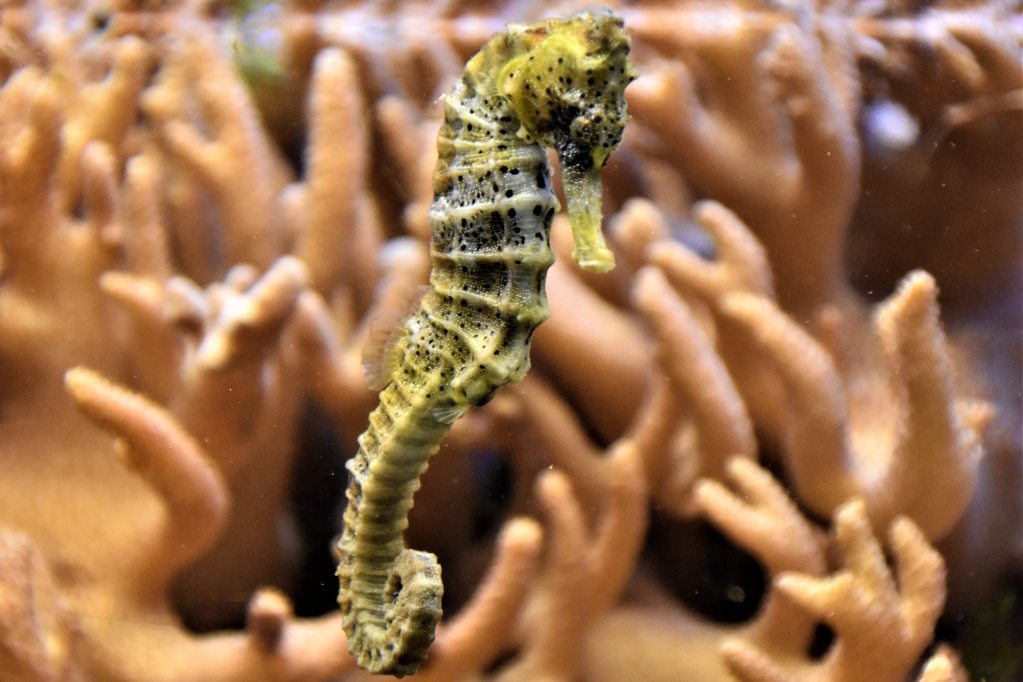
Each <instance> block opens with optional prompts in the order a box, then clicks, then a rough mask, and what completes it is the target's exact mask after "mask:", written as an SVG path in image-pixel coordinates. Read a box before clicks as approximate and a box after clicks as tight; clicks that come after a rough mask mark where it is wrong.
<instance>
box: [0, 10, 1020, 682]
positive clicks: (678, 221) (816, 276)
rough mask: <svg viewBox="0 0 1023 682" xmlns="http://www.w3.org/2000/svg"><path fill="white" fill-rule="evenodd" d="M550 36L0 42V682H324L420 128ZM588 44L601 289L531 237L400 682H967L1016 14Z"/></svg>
mask: <svg viewBox="0 0 1023 682" xmlns="http://www.w3.org/2000/svg"><path fill="white" fill-rule="evenodd" d="M580 4H582V3H578V2H575V1H574V0H573V1H565V2H560V3H555V4H554V6H550V3H535V2H530V1H527V0H508V1H506V2H503V3H477V2H466V1H450V2H435V1H432V0H430V1H428V0H416V1H413V2H401V3H397V2H377V3H368V2H366V3H363V2H356V1H354V0H350V1H347V2H329V3H328V2H312V1H304V2H297V3H289V4H285V5H276V4H272V3H266V4H260V3H256V4H251V5H246V7H245V8H244V9H241V10H240V11H237V12H236V11H233V9H232V7H229V5H228V3H218V2H213V1H207V0H201V1H200V0H175V1H174V2H166V3H131V2H121V1H118V2H107V1H105V0H95V1H94V2H93V1H91V2H87V3H78V4H76V3H66V2H62V1H61V0H19V1H16V2H13V3H8V4H7V5H5V7H4V9H3V10H2V11H0V379H2V381H0V391H2V393H0V469H2V471H3V476H2V477H0V670H2V671H3V675H4V679H8V678H10V679H12V680H17V681H19V682H20V681H21V680H33V681H34V680H83V681H86V680H125V681H126V682H127V681H132V682H134V681H135V680H143V679H145V680H188V679H196V680H200V679H201V680H252V679H263V680H326V679H338V678H340V679H346V680H347V679H351V680H358V679H366V677H367V676H366V675H365V674H364V673H362V672H361V671H358V670H356V669H355V668H354V664H353V662H352V661H351V659H350V658H349V657H348V655H347V653H346V642H345V639H344V635H343V633H342V630H341V626H340V619H339V616H338V614H337V612H336V610H335V609H334V606H333V603H334V595H335V594H336V582H335V581H334V579H333V563H334V561H335V559H332V558H331V556H330V553H329V547H330V546H331V544H332V543H331V538H332V536H333V535H334V534H336V533H337V532H338V530H339V526H338V524H339V522H340V514H341V511H342V509H341V506H342V504H343V502H342V497H341V490H342V489H343V486H344V477H343V468H342V464H343V461H344V459H345V458H347V457H348V456H350V455H351V454H352V453H353V452H354V448H355V438H356V436H357V435H358V434H359V433H360V432H361V431H362V430H363V429H364V428H365V426H366V419H367V415H368V414H369V411H370V409H371V408H372V406H373V400H374V394H372V393H371V392H370V391H369V389H368V387H367V385H366V382H365V380H364V378H363V368H362V354H363V351H364V349H365V348H366V346H367V345H371V342H372V339H373V338H374V337H375V336H376V335H378V334H379V333H380V332H379V330H380V329H381V328H386V327H387V326H388V325H389V324H393V323H394V321H395V320H396V319H400V317H401V316H402V314H403V313H404V312H405V311H406V309H407V302H408V301H409V300H410V299H414V298H415V297H416V295H417V292H418V291H419V288H420V287H421V286H422V284H423V283H424V282H425V280H426V277H427V274H428V271H429V258H428V252H427V246H426V242H425V239H426V237H427V230H426V225H427V221H426V210H427V207H428V206H429V202H430V197H431V192H432V189H431V170H432V167H433V165H434V163H435V157H434V156H433V151H432V150H433V149H434V139H435V135H436V131H437V128H438V124H439V120H438V116H439V113H440V112H439V109H438V108H437V107H436V105H435V99H436V97H437V96H438V95H439V94H440V93H441V92H444V91H447V90H448V89H449V88H450V87H451V85H452V83H453V79H454V78H456V76H457V74H458V73H459V72H460V71H461V70H462V67H463V65H464V63H465V60H466V59H467V58H468V57H469V56H470V55H471V54H472V53H474V52H475V51H476V50H477V49H478V48H479V46H480V45H481V44H482V43H483V42H484V41H485V40H486V39H487V38H488V37H489V36H490V35H492V34H494V33H496V32H499V31H502V30H504V25H505V23H506V22H508V21H521V22H526V21H532V20H535V19H537V18H539V17H540V16H541V15H544V16H546V15H550V14H554V13H557V14H565V15H567V14H571V13H572V12H574V11H576V10H577V9H579V7H578V5H580ZM611 4H612V5H615V6H616V7H615V11H616V12H617V13H619V14H621V15H622V16H623V17H624V18H625V22H626V26H627V27H628V29H629V30H630V31H631V34H632V42H633V46H634V56H635V62H636V65H637V69H638V70H639V72H640V74H641V76H640V78H639V79H638V80H637V81H636V82H635V83H633V84H632V85H631V86H630V88H629V90H628V94H627V97H628V99H629V100H630V101H629V106H630V110H631V111H632V112H633V115H634V119H633V121H632V122H631V123H630V124H629V126H628V127H627V128H626V133H625V136H624V139H623V141H622V145H621V148H620V149H619V150H618V151H617V152H616V155H615V156H614V157H613V158H612V160H611V161H610V163H609V164H608V166H607V168H605V170H604V172H603V175H604V184H605V187H606V191H605V196H604V208H605V213H606V214H607V215H608V219H607V220H606V221H605V229H606V236H607V241H608V245H609V246H610V247H611V248H612V250H613V251H614V254H615V258H616V261H617V267H616V269H615V270H614V271H612V272H610V273H607V274H606V275H601V276H600V277H599V278H596V277H594V276H593V275H591V274H590V273H586V272H583V271H581V270H579V269H578V268H576V267H574V266H572V265H571V264H570V250H571V239H570V236H569V234H568V224H567V221H564V220H563V219H561V218H558V219H557V220H556V221H555V224H554V227H553V233H552V239H551V243H552V248H553V249H554V251H555V253H556V255H557V257H558V263H556V264H555V266H554V267H553V268H552V269H551V270H550V272H549V277H548V282H547V284H548V291H549V303H550V308H551V319H550V320H549V322H547V323H546V324H545V325H544V327H543V328H541V330H540V331H538V333H537V335H536V339H535V343H534V352H533V356H532V357H533V363H534V369H533V370H532V371H531V373H530V376H529V378H528V379H527V380H525V381H524V382H523V383H521V384H519V385H518V386H516V387H515V388H514V389H512V390H511V392H510V393H508V394H505V395H501V396H498V398H496V399H495V400H494V401H493V402H492V403H491V404H489V405H488V406H486V407H485V408H484V409H481V410H479V411H474V412H472V413H470V414H469V415H467V416H466V418H464V419H463V420H460V421H459V422H458V423H457V424H456V425H455V427H454V428H453V429H452V432H451V434H450V437H449V438H448V439H447V440H446V441H445V443H444V445H443V446H442V448H441V450H440V452H439V453H438V454H437V456H436V457H435V458H434V461H433V462H432V463H431V469H430V470H429V471H428V472H427V474H426V475H425V477H424V480H423V487H422V489H421V490H420V491H419V493H418V494H417V496H416V506H415V508H414V509H413V510H412V512H411V516H410V525H409V528H408V531H407V534H408V544H409V545H411V546H416V547H423V548H426V549H429V550H430V551H432V552H435V553H436V554H437V555H438V557H439V559H440V561H441V563H442V564H443V565H444V572H445V573H444V577H445V585H446V590H445V614H446V616H445V619H444V620H443V621H442V622H441V624H440V626H439V628H438V634H437V639H436V641H435V642H434V645H433V646H432V648H431V653H430V655H429V657H428V660H427V662H426V664H425V665H424V667H423V668H422V670H421V671H420V672H419V673H418V675H417V678H419V679H425V680H483V679H492V680H527V679H528V680H537V679H543V680H575V679H585V680H596V681H600V680H608V681H611V680H621V679H647V680H653V681H655V682H656V681H657V680H677V679H689V680H708V681H717V680H725V679H736V678H738V679H748V680H811V679H812V680H843V679H865V678H870V679H886V680H903V679H914V678H915V679H918V680H921V681H927V682H936V681H938V680H949V681H951V680H964V679H967V673H966V672H965V670H964V669H963V663H962V662H960V655H959V654H958V653H957V652H956V649H957V648H960V645H961V650H962V652H963V654H962V661H965V662H966V663H967V664H970V663H971V661H972V660H974V658H975V657H974V656H973V654H974V650H973V649H971V646H972V645H971V638H970V634H971V630H970V628H971V627H977V628H982V627H983V626H984V622H985V618H984V614H985V613H986V612H988V611H990V610H991V608H989V607H988V606H987V605H988V604H991V603H996V601H997V602H998V603H1002V602H1003V601H1004V603H1008V604H1010V606H1009V607H1008V609H1009V611H1008V613H1009V617H1010V618H1011V616H1012V615H1013V613H1014V612H1012V611H1011V609H1012V607H1011V603H1012V602H1011V595H1009V597H1005V596H1004V593H1005V589H1006V588H1009V589H1011V588H1012V585H1013V584H1014V583H1013V579H1015V578H1018V577H1019V575H1020V572H1021V570H1023V567H1021V564H1020V561H1021V557H1023V540H1020V538H1021V537H1023V534H1021V532H1020V528H1021V524H1023V521H1021V510H1020V508H1019V499H1020V494H1021V493H1020V488H1019V485H1020V483H1019V482H1020V480H1023V479H1021V478H1020V467H1021V466H1023V465H1021V457H1020V452H1021V450H1023V444H1021V443H1020V440H1019V434H1020V433H1021V430H1020V428H1019V415H1020V414H1023V410H1021V409H1020V406H1019V400H1020V398H1019V396H1020V395H1021V392H1020V387H1019V377H1020V376H1021V374H1020V371H1019V364H1018V363H1019V352H1018V351H1019V348H1018V330H1019V328H1020V324H1021V320H1020V317H1019V310H1018V304H1017V303H1018V301H1019V299H1020V296H1021V292H1020V282H1021V281H1023V278H1021V277H1020V267H1021V266H1020V263H1021V262H1023V261H1021V260H1020V259H1019V257H1018V254H1019V253H1020V240H1021V234H1023V233H1021V231H1020V228H1019V226H1020V210H1019V206H1020V204H1019V196H1020V192H1021V190H1023V184H1021V178H1023V157H1021V156H1020V149H1023V146H1021V145H1019V140H1020V137H1021V134H1023V133H1021V129H1020V121H1021V120H1023V119H1021V118H1020V116H1019V111H1020V106H1021V105H1020V100H1019V93H1020V91H1021V90H1023V68H1021V67H1020V62H1019V59H1018V56H1019V53H1020V49H1021V45H1023V37H1021V36H1023V24H1020V22H1019V14H1020V12H1019V9H1020V8H1019V3H1018V2H1009V1H1001V0H992V1H990V2H970V3H945V2H933V3H931V2H928V3H897V2H871V3H855V4H848V3H831V2H823V0H822V1H821V2H809V1H808V0H806V1H803V0H800V1H796V2H786V3H759V2H746V1H745V0H739V1H737V2H729V3H709V2H700V1H697V0H689V1H687V2H663V1H662V2H650V3H624V2H613V3H611ZM232 6H233V5H232ZM559 191H560V188H559ZM939 308H940V310H939ZM665 538H667V539H665ZM708 557H709V558H708ZM737 557H745V558H744V559H740V558H737ZM750 562H752V568H743V567H749V566H750V565H751V563H750ZM737 567H738V568H737ZM761 593H762V594H761ZM1016 596H1017V603H1018V596H1019V595H1018V592H1017V595H1016ZM999 600H1001V601H999ZM1003 611H1004V609H1003ZM1001 612H1002V611H1000V613H1001ZM1003 617H1004V616H1003ZM1003 629H1004V628H1003ZM825 630H826V631H827V632H828V633H830V634H829V636H828V637H825V638H824V639H823V640H822V639H821V635H820V633H821V631H825ZM936 632H939V633H941V634H942V636H943V637H948V638H950V639H951V641H949V642H944V641H935V633H936ZM999 635H1000V636H999V638H998V641H997V644H998V646H999V647H1001V648H1003V649H1005V650H1006V651H1015V650H1016V649H1019V648H1020V647H1019V642H1018V641H1016V640H1012V638H1013V637H1016V638H1017V640H1018V630H1012V629H1011V628H1010V629H1007V630H1006V631H1005V632H1000V633H999ZM1005 639H1008V640H1012V641H1008V642H1007V643H1006V642H1005V641H1003V640H1005ZM992 641H993V640H992ZM1011 665H1012V662H1011V661H1008V662H1007V664H1006V665H991V666H989V667H988V670H996V671H997V670H1002V671H1011ZM1006 674H1012V673H1011V672H1007V673H1006Z"/></svg>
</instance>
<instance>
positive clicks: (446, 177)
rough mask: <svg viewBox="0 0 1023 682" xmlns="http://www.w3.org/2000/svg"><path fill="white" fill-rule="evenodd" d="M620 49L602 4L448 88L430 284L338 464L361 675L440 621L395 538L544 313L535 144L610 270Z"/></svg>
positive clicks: (394, 667) (415, 655)
mask: <svg viewBox="0 0 1023 682" xmlns="http://www.w3.org/2000/svg"><path fill="white" fill-rule="evenodd" d="M628 53H629V41H628V38H627V37H626V35H625V33H624V31H623V30H622V21H621V19H620V18H618V17H616V16H615V15H614V14H612V13H611V12H610V11H598V12H593V13H582V14H578V15H576V16H574V17H571V18H569V19H562V20H548V21H544V22H541V23H538V24H535V25H532V26H519V25H511V26H509V27H508V30H507V31H506V32H505V33H501V34H499V35H497V36H495V37H493V38H492V39H491V40H490V41H489V42H488V43H487V44H486V45H485V46H484V47H483V48H482V49H481V50H480V52H479V53H478V54H476V56H474V57H473V58H472V59H471V60H470V61H469V63H468V64H467V65H466V68H465V72H464V73H463V74H462V77H461V78H460V80H459V81H458V83H457V84H456V85H455V87H454V89H453V91H452V92H451V93H450V94H448V95H447V96H445V97H444V98H443V105H444V125H443V127H442V128H441V131H440V134H439V136H438V140H437V147H438V154H439V158H438V161H437V167H436V171H435V173H434V202H433V205H432V207H431V209H430V213H429V219H430V225H431V229H432V232H433V239H432V244H431V255H432V258H433V264H432V268H433V269H432V272H431V273H430V287H429V289H428V291H427V292H426V293H425V294H424V296H423V298H422V301H421V302H420V304H419V307H418V310H417V311H416V312H415V313H413V314H412V315H411V316H410V317H409V318H408V319H407V320H405V322H404V325H403V327H402V328H401V332H400V334H399V335H398V337H397V338H396V339H395V340H394V341H393V344H392V345H391V348H390V350H389V351H388V352H387V357H388V358H389V359H390V360H389V361H388V362H385V365H384V367H385V371H384V377H383V378H384V382H382V383H386V385H385V386H384V387H383V390H382V391H381V393H380V405H379V407H377V408H376V410H374V411H373V413H372V414H371V415H370V423H369V427H368V428H367V430H366V432H365V433H363V434H362V436H360V437H359V451H358V453H357V454H356V456H355V457H353V458H352V459H351V460H350V461H349V462H348V464H347V468H348V471H349V473H350V479H349V486H348V507H347V509H346V511H345V516H344V532H343V534H342V536H341V539H340V541H339V543H338V546H339V549H340V551H341V556H342V560H341V563H340V565H339V566H338V569H337V575H338V577H339V579H340V583H341V590H340V593H339V595H338V603H339V604H340V606H341V613H342V616H343V622H344V629H345V632H346V634H347V635H348V648H349V651H350V652H351V653H352V655H353V656H354V658H355V660H356V662H357V663H358V664H359V665H360V666H362V667H363V668H365V669H366V670H368V671H370V672H373V673H389V674H391V675H398V676H402V675H408V674H412V673H414V672H415V671H416V670H417V669H418V668H419V665H420V664H421V663H422V662H423V660H424V659H425V657H426V651H427V649H428V647H429V646H430V643H431V642H432V641H433V636H434V630H435V628H436V625H437V622H438V621H439V619H440V616H441V596H442V594H443V584H442V582H441V573H440V566H439V565H438V563H437V558H436V557H435V556H434V555H433V554H430V553H427V552H419V551H415V550H411V549H406V548H405V546H404V541H403V537H402V533H403V531H404V530H405V527H406V526H407V524H408V520H407V516H408V511H409V509H410V508H411V507H412V496H413V494H414V493H415V491H416V489H417V488H418V487H419V477H420V475H422V473H423V472H424V471H425V469H426V466H427V460H428V459H429V457H430V455H431V454H433V453H434V452H435V451H436V450H437V447H438V445H439V443H440V440H441V438H443V436H444V434H445V433H446V432H447V431H448V429H449V428H450V426H451V424H452V422H454V421H455V419H457V418H458V417H459V416H460V415H461V414H462V413H464V412H465V410H467V409H468V408H469V407H470V406H472V405H483V404H485V403H486V402H487V401H489V400H490V399H491V397H493V395H494V393H495V392H496V391H497V390H498V389H499V388H500V387H501V386H504V385H505V384H508V383H510V382H514V381H518V380H520V379H522V377H523V376H524V375H525V373H526V371H527V370H528V368H529V346H530V340H531V339H532V337H533V332H534V331H535V330H536V327H537V326H538V325H539V324H540V323H541V322H543V321H544V320H545V319H546V318H547V316H548V314H549V311H548V308H547V296H546V293H545V291H544V282H545V279H546V275H547V269H548V268H549V267H550V265H551V263H552V262H553V260H554V256H553V254H552V252H551V248H550V226H551V220H552V219H553V217H554V213H555V211H556V210H557V208H558V200H557V198H556V197H555V196H554V194H553V192H552V191H551V189H550V183H549V180H550V173H551V171H550V168H549V166H548V164H547V157H546V154H545V152H544V149H543V146H546V147H552V148H554V149H555V150H556V152H557V154H558V157H559V160H560V165H561V172H562V179H563V183H564V187H565V194H566V196H567V198H568V214H569V220H570V222H571V225H572V233H573V237H574V240H575V247H574V251H573V257H574V258H575V259H576V260H577V261H578V262H579V264H580V265H581V266H582V267H583V268H586V269H589V270H593V271H597V272H606V271H607V270H610V269H611V268H612V267H614V257H613V255H612V253H611V251H610V250H609V249H608V248H607V246H606V245H605V244H604V240H603V236H602V234H601V231H600V220H601V207H600V175H599V173H600V168H601V167H602V166H603V165H604V164H605V163H606V162H607V159H608V155H609V154H610V153H611V151H612V150H613V149H614V148H615V147H616V146H617V145H618V143H619V142H620V141H621V137H622V131H623V129H624V126H625V122H626V119H627V114H626V106H625V99H624V90H625V86H626V85H628V83H629V82H630V81H632V80H634V79H635V77H636V72H635V70H634V69H633V67H632V65H631V64H630V62H629V59H628ZM541 145H543V146H541Z"/></svg>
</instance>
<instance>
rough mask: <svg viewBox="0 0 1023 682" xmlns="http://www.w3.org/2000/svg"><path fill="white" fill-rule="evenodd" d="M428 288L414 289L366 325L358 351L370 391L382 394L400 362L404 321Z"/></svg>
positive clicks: (413, 310) (410, 314)
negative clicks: (362, 342)
mask: <svg viewBox="0 0 1023 682" xmlns="http://www.w3.org/2000/svg"><path fill="white" fill-rule="evenodd" d="M428 290H429V286H425V285H424V286H422V287H415V288H413V289H410V290H409V292H408V298H407V299H405V300H403V301H402V303H400V304H398V305H395V306H391V307H390V308H388V309H387V310H383V311H381V312H379V313H378V314H377V315H376V316H375V317H374V318H373V320H372V321H371V322H370V323H369V331H368V332H367V334H366V345H365V346H363V348H362V374H363V376H364V377H365V378H366V384H367V385H368V386H369V389H370V390H371V391H382V390H383V389H384V387H385V386H387V384H388V383H390V381H391V378H392V377H393V376H394V371H395V370H396V369H397V367H398V365H399V364H400V362H401V347H402V343H401V342H402V341H403V340H404V338H405V335H406V334H408V328H407V327H406V326H405V321H406V320H408V318H409V317H411V316H412V315H413V314H414V313H415V312H416V310H418V308H419V301H420V300H421V299H422V297H423V293H425V292H426V291H428Z"/></svg>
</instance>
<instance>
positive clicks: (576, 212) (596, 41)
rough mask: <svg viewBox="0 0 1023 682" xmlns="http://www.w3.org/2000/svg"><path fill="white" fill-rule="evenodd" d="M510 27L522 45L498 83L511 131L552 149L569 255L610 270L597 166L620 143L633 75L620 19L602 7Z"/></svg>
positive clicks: (583, 263) (591, 266) (592, 267)
mask: <svg viewBox="0 0 1023 682" xmlns="http://www.w3.org/2000/svg"><path fill="white" fill-rule="evenodd" d="M517 28H518V30H519V31H520V34H519V35H518V36H516V37H517V38H518V39H519V40H521V41H522V44H523V45H524V47H525V49H524V50H523V51H522V52H521V53H520V54H519V55H517V56H516V57H515V58H513V59H510V60H509V61H508V63H507V64H505V65H504V67H503V68H502V69H501V72H500V74H499V75H498V87H499V89H500V91H501V92H502V94H504V95H505V97H507V98H508V100H509V101H510V102H511V105H512V108H513V109H514V110H515V112H516V114H517V115H518V118H519V122H520V123H521V128H520V129H519V131H518V133H519V135H520V136H521V137H523V138H525V139H527V140H532V141H536V142H539V143H540V144H543V145H545V146H548V147H552V148H553V149H555V150H556V151H557V153H558V158H559V160H560V162H561V169H562V175H563V181H564V186H565V194H566V195H567V198H568V204H569V205H568V211H569V219H570V221H571V223H572V232H573V235H574V238H575V251H574V253H573V255H574V257H575V258H576V260H577V261H578V262H579V264H580V265H581V266H582V267H584V268H586V269H590V270H595V271H600V272H603V271H607V270H610V269H611V268H612V267H614V257H613V255H612V254H611V252H610V250H609V249H608V248H607V247H606V246H605V245H604V242H603V237H602V236H601V233H600V177H599V170H600V168H601V167H602V166H603V165H604V164H605V163H607V159H608V156H609V155H610V154H611V152H612V151H613V150H614V149H615V147H617V146H618V143H619V142H621V139H622V132H623V131H624V129H625V123H626V121H627V120H628V113H627V111H626V104H625V86H627V85H628V84H629V83H630V82H632V81H633V80H635V78H636V76H637V75H638V74H637V72H636V70H635V69H634V68H633V66H632V64H631V62H630V61H629V39H628V36H626V34H625V31H624V30H623V27H622V20H621V18H619V17H617V16H615V15H614V14H612V13H611V12H610V11H600V12H594V13H590V12H584V13H581V14H577V15H575V16H574V17H571V18H569V19H558V20H550V21H547V22H544V23H541V24H536V25H533V26H528V27H527V26H522V27H517ZM514 30H515V29H514V28H513V29H512V30H511V31H510V33H514Z"/></svg>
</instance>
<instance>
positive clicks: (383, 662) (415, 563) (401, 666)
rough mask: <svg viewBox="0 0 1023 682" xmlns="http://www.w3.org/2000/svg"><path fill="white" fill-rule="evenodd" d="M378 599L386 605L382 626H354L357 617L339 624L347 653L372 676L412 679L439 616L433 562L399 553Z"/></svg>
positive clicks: (440, 587)
mask: <svg viewBox="0 0 1023 682" xmlns="http://www.w3.org/2000/svg"><path fill="white" fill-rule="evenodd" d="M381 596H382V597H384V599H387V600H388V603H386V604H385V609H384V618H383V622H381V623H379V624H372V623H360V622H359V620H360V619H359V617H358V614H357V613H352V614H351V616H350V617H346V618H345V619H344V625H345V633H346V634H347V635H348V638H349V639H348V650H349V652H350V653H351V654H352V657H353V658H354V659H355V662H356V663H357V664H358V665H359V666H360V667H361V668H363V669H365V670H366V671H368V672H370V673H373V674H374V675H383V674H386V675H394V676H396V677H404V676H405V675H413V674H415V673H416V671H418V670H419V667H420V666H421V665H422V664H423V662H424V661H425V660H426V654H427V652H428V650H429V648H430V645H431V644H432V643H433V639H434V635H435V633H436V631H437V624H438V623H439V622H440V619H441V615H442V609H441V601H442V599H443V596H444V583H443V582H442V580H441V568H440V564H439V563H438V562H437V557H436V556H434V555H433V554H430V553H429V552H419V551H416V550H410V549H405V550H402V552H401V554H399V555H398V559H397V560H396V561H395V564H394V567H393V568H392V569H391V573H390V575H389V577H388V579H387V583H386V585H385V586H384V590H383V593H382V595H381ZM342 610H344V609H343V607H342Z"/></svg>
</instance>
